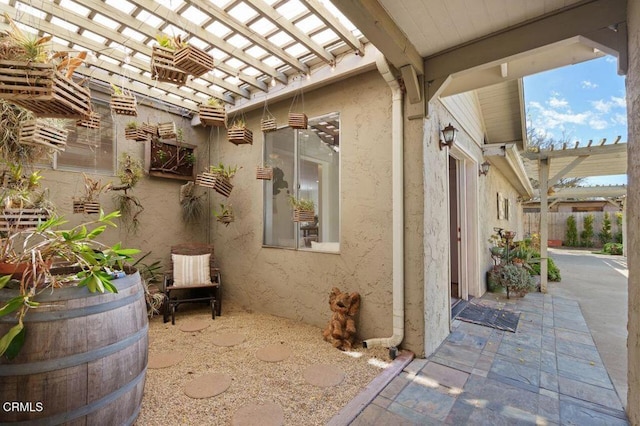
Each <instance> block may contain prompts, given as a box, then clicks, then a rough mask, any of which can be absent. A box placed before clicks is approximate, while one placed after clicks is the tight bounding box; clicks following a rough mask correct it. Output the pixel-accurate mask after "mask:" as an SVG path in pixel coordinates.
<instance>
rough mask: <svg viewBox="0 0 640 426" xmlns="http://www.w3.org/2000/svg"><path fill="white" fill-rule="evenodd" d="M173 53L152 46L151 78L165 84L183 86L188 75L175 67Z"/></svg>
mask: <svg viewBox="0 0 640 426" xmlns="http://www.w3.org/2000/svg"><path fill="white" fill-rule="evenodd" d="M174 54H175V51H173V50H171V49H167V48H165V47H161V46H157V45H156V46H153V48H152V51H151V78H154V79H157V80H158V81H164V82H167V83H175V84H177V85H179V86H180V85H183V84H184V83H185V82H186V81H187V77H189V75H188V74H187V73H186V72H184V71H183V70H181V69H178V68H176V67H175V65H174V63H173V58H174Z"/></svg>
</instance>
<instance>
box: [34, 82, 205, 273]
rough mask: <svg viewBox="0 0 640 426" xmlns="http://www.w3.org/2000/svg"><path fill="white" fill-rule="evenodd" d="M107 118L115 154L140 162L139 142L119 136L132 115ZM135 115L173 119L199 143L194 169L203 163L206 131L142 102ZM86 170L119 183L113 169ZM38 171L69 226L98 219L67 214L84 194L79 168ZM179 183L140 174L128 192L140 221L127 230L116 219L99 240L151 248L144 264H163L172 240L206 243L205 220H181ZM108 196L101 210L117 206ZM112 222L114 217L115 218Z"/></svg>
mask: <svg viewBox="0 0 640 426" xmlns="http://www.w3.org/2000/svg"><path fill="white" fill-rule="evenodd" d="M94 96H96V97H101V98H104V96H101V95H100V94H98V93H95V94H94ZM112 117H113V120H114V124H115V126H116V130H115V135H116V141H117V142H116V146H117V155H118V156H119V155H120V153H122V152H128V153H130V154H131V155H132V156H133V157H134V158H138V159H140V160H141V161H142V162H143V164H144V143H142V142H135V141H129V140H126V139H125V138H124V126H125V125H126V123H128V122H129V121H131V120H132V117H127V116H122V115H113V116H112ZM135 119H136V121H138V122H143V121H147V120H149V121H154V122H162V121H174V122H175V123H176V127H177V128H182V129H183V132H184V136H185V142H187V143H190V144H193V145H198V148H197V152H196V157H197V161H198V169H201V168H203V167H205V166H206V164H208V157H209V153H208V151H209V147H208V143H207V139H206V138H207V136H208V135H207V132H206V131H205V130H204V129H202V128H200V127H192V126H191V121H190V120H189V119H187V118H182V117H180V116H178V115H175V114H169V113H168V112H165V111H162V110H158V109H153V108H149V107H147V106H139V107H138V117H137V118H135ZM116 170H117V169H116ZM85 173H86V174H87V175H88V176H90V177H93V178H94V179H99V180H100V181H102V182H103V183H106V182H113V183H114V184H118V183H119V182H120V181H119V179H118V178H117V177H116V176H115V174H114V175H109V176H107V175H97V174H95V173H92V172H91V171H90V170H87V171H85ZM42 175H43V176H44V179H43V181H42V184H43V187H45V188H48V189H49V192H50V197H51V200H52V201H53V203H54V204H55V206H56V210H57V212H58V214H60V215H64V216H65V219H67V220H69V224H68V226H74V225H76V224H78V223H81V222H84V221H87V220H93V219H95V218H97V215H84V214H73V213H72V200H73V198H79V197H80V196H82V195H83V193H84V192H83V191H84V182H83V178H82V174H81V173H80V172H71V171H61V170H51V169H44V170H43V172H42ZM183 183H184V182H183V181H179V180H174V179H164V178H157V177H149V176H147V175H145V177H144V178H143V179H142V180H141V181H140V182H138V184H137V185H136V186H135V187H134V188H133V189H132V190H130V191H129V193H130V194H131V195H134V196H136V197H138V198H139V199H140V202H141V203H142V205H143V207H144V211H143V212H142V213H141V214H140V215H139V220H140V226H139V228H138V229H137V231H136V232H130V231H127V229H126V227H125V226H122V224H120V225H119V226H118V228H117V229H112V228H109V229H108V230H107V231H106V232H105V233H104V238H102V239H101V240H102V241H104V242H105V243H108V244H113V243H116V242H122V245H123V246H124V247H131V248H137V249H140V250H141V252H142V253H141V254H144V253H147V252H151V254H150V255H149V256H148V257H147V258H146V259H145V260H144V263H147V264H149V263H151V262H153V261H155V260H161V261H162V262H163V263H164V264H165V265H168V261H169V247H170V246H171V245H173V244H176V243H179V242H186V241H204V242H206V238H207V232H206V229H207V226H208V222H203V224H201V225H195V226H194V225H186V224H185V223H184V222H183V220H182V218H181V208H180V204H179V190H180V186H181V185H182V184H183ZM112 196H113V192H108V193H105V194H101V195H100V203H101V207H102V209H103V210H104V211H105V212H109V211H113V210H115V208H116V207H115V204H114V203H113V200H112ZM207 197H208V195H205V197H203V198H204V200H203V201H205V203H206V202H207V200H206V198H207ZM205 208H206V205H205ZM116 223H119V221H118V220H116ZM65 226H66V225H65Z"/></svg>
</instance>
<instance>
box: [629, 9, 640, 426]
mask: <svg viewBox="0 0 640 426" xmlns="http://www.w3.org/2000/svg"><path fill="white" fill-rule="evenodd" d="M627 25H628V31H629V36H628V37H629V38H628V40H629V71H628V74H627V111H628V112H627V117H628V121H629V130H628V132H629V134H628V143H629V145H628V167H627V175H628V184H629V190H628V191H627V194H628V195H627V197H628V201H627V206H625V207H626V212H627V223H628V225H629V226H628V235H627V240H626V244H625V245H626V248H625V249H626V252H627V255H628V264H629V322H628V331H629V337H628V341H627V347H628V351H629V361H628V363H629V376H628V378H629V394H628V399H627V411H628V414H629V421H630V423H631V424H632V425H640V232H639V230H638V223H640V190H639V185H640V145H639V143H640V140H639V139H638V138H639V137H640V136H639V135H640V118H639V117H640V2H637V1H629V2H628V10H627Z"/></svg>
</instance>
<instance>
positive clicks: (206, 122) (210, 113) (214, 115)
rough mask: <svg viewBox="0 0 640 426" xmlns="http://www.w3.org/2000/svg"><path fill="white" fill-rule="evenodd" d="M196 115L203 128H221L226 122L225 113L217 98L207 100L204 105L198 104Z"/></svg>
mask: <svg viewBox="0 0 640 426" xmlns="http://www.w3.org/2000/svg"><path fill="white" fill-rule="evenodd" d="M198 115H199V116H200V122H201V123H202V125H203V126H216V127H223V126H224V125H225V123H226V122H227V113H226V112H225V110H224V105H223V104H222V101H221V100H220V99H218V98H209V99H207V103H206V104H200V105H199V106H198Z"/></svg>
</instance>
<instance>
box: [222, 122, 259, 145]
mask: <svg viewBox="0 0 640 426" xmlns="http://www.w3.org/2000/svg"><path fill="white" fill-rule="evenodd" d="M227 139H228V140H229V142H232V143H234V144H236V145H241V144H250V145H251V144H253V132H252V131H251V130H249V129H247V124H246V123H245V121H244V120H243V119H242V118H239V119H236V120H234V122H233V123H232V124H231V126H230V127H229V129H228V130H227Z"/></svg>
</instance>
